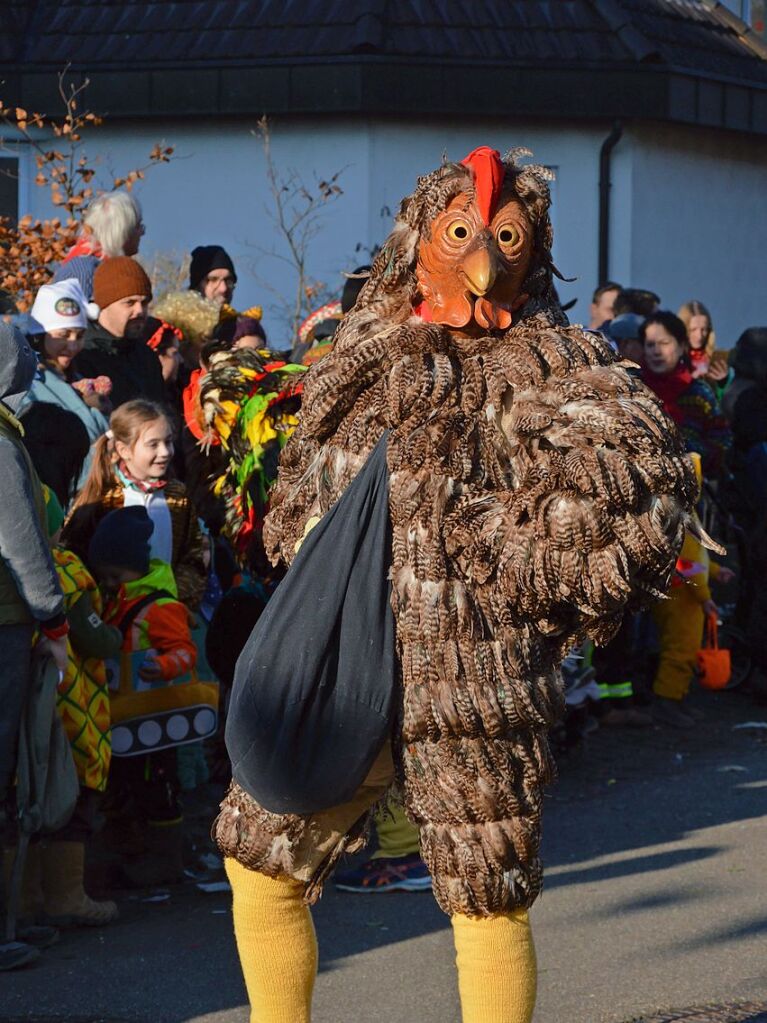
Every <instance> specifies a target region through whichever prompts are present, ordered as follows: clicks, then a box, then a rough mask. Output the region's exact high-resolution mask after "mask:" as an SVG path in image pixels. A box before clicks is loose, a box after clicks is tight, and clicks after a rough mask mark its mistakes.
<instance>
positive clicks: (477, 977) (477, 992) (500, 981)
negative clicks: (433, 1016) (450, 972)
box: [452, 909, 537, 1023]
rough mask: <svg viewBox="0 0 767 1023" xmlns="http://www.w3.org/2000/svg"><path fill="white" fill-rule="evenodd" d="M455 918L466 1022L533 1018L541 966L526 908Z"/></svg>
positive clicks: (526, 1022) (512, 1022)
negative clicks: (536, 960) (536, 954)
mask: <svg viewBox="0 0 767 1023" xmlns="http://www.w3.org/2000/svg"><path fill="white" fill-rule="evenodd" d="M452 924H453V937H454V939H455V950H456V964H457V966H458V990H459V992H460V996H461V1011H462V1014H463V1023H530V1021H531V1020H532V1018H533V1009H534V1008H535V993H536V980H537V972H536V963H535V946H534V945H533V935H532V932H531V930H530V921H529V920H528V916H527V911H526V910H524V909H521V910H515V911H514V912H512V913H503V914H501V915H499V916H491V917H478V918H475V917H468V916H460V915H456V916H454V917H453V918H452Z"/></svg>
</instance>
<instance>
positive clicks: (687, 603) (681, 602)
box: [652, 454, 735, 729]
mask: <svg viewBox="0 0 767 1023" xmlns="http://www.w3.org/2000/svg"><path fill="white" fill-rule="evenodd" d="M692 458H693V463H694V465H695V472H696V476H697V479H698V485H699V486H702V484H703V474H702V472H701V460H700V456H699V455H697V454H696V455H693V456H692ZM734 578H735V573H734V572H733V571H732V569H729V568H725V567H724V566H723V565H719V564H717V562H715V561H712V560H711V558H710V557H709V554H708V551H707V550H706V549H705V547H704V546H703V544H702V543H701V542H700V539H699V538H698V536H696V535H695V533H694V532H693V531H691V530H687V531H686V532H685V537H684V544H683V545H682V549H681V551H680V552H679V557H678V558H677V562H676V571H675V573H674V577H673V579H672V580H671V589H670V590H669V593H668V599H667V600H664V601H660V602H659V603H657V604H656V605H655V606H654V607H653V609H652V616H653V619H654V620H655V624H656V626H657V629H658V640H659V643H660V660H659V662H658V668H657V671H656V673H655V678H654V680H653V686H652V688H653V693H654V694H655V702H654V704H653V716H654V717H655V718H656V720H658V721H660V722H661V723H662V724H667V725H671V726H672V727H673V728H682V729H687V728H694V727H695V724H696V721H697V717H696V716H695V711H694V710H693V709H692V708H689V705H688V704H686V702H685V698H686V696H687V694H688V692H689V691H690V683H691V682H692V680H693V677H694V675H695V669H696V658H697V654H698V651H699V650H700V647H701V642H702V640H703V627H704V624H705V621H706V617H707V616H709V615H717V614H718V609H717V606H716V604H715V603H714V600H713V598H712V596H711V588H710V586H709V581H710V580H711V579H716V580H718V582H720V583H723V584H727V583H729V582H732V580H733V579H734Z"/></svg>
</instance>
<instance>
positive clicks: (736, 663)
mask: <svg viewBox="0 0 767 1023" xmlns="http://www.w3.org/2000/svg"><path fill="white" fill-rule="evenodd" d="M719 646H720V647H724V648H725V649H727V650H729V651H730V661H731V666H732V667H731V674H730V681H729V682H728V683H727V685H726V686H725V687H724V688H725V689H737V688H738V686H739V685H742V684H743V683H744V682H745V681H746V679H747V678H748V676H749V675H750V673H751V652H750V650H749V648H748V643H747V642H746V637H745V634H744V633H743V630H742V629H739V628H738V627H737V625H733V624H732V623H731V622H725V624H724V625H721V626H720V627H719Z"/></svg>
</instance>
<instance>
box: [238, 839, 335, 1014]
mask: <svg viewBox="0 0 767 1023" xmlns="http://www.w3.org/2000/svg"><path fill="white" fill-rule="evenodd" d="M226 873H227V876H228V878H229V883H230V884H231V886H232V895H233V897H234V909H233V913H234V933H235V937H236V939H237V951H238V952H239V955H240V963H241V965H242V972H243V974H244V976H245V986H246V987H247V989H248V998H249V999H250V1011H251V1014H250V1019H251V1023H309V1020H310V1019H311V1012H312V990H313V988H314V978H315V976H316V973H317V939H316V937H315V934H314V925H313V923H312V917H311V913H310V912H309V908H308V906H305V905H304V904H303V902H302V897H303V893H304V885H303V884H302V883H301V882H300V881H294V880H292V879H291V878H287V877H284V878H283V877H281V878H276V879H275V878H271V877H267V876H266V875H265V874H259V873H257V872H256V871H254V870H248V869H247V868H246V867H243V866H241V865H240V864H239V863H238V862H237V861H236V860H233V859H227V860H226Z"/></svg>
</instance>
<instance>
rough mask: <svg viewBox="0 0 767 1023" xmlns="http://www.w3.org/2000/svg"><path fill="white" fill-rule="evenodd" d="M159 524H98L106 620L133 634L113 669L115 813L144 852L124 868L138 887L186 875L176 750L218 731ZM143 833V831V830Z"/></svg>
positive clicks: (141, 513)
mask: <svg viewBox="0 0 767 1023" xmlns="http://www.w3.org/2000/svg"><path fill="white" fill-rule="evenodd" d="M152 530H153V524H152V521H151V520H150V518H149V516H148V514H147V512H146V510H145V509H144V508H141V507H130V508H121V509H117V510H116V511H113V512H110V513H109V514H107V515H106V516H105V517H104V518H103V519H102V520H101V522H100V523H99V524H98V526H97V527H96V531H95V533H94V534H93V538H92V540H91V543H90V546H89V550H88V560H89V563H90V565H91V567H92V569H93V571H94V573H95V574H96V576H97V577H98V579H99V582H100V584H101V586H102V589H103V591H104V593H105V597H106V608H105V612H104V617H105V620H106V621H108V622H109V623H110V624H112V625H115V626H117V627H118V628H119V629H120V631H121V632H122V635H123V645H122V651H121V655H120V660H119V663H118V664H112V665H110V668H109V675H110V697H111V709H112V754H113V761H112V773H111V776H110V796H111V802H112V808H113V818H114V819H119V820H121V821H122V824H123V831H124V832H126V830H127V831H130V832H132V836H133V840H134V845H135V844H138V845H139V846H143V848H142V849H141V853H143V855H142V854H139V855H135V852H136V850H135V849H130V842H128V847H129V851H130V852H131V853H133V855H130V856H129V857H128V858H127V859H126V862H124V863H123V865H122V873H123V876H125V877H127V879H128V880H129V881H130V882H133V883H136V884H161V883H163V882H164V881H170V880H174V879H176V878H177V877H179V876H180V875H181V872H182V869H183V868H182V847H183V832H182V825H183V816H182V811H181V804H180V801H179V784H178V772H177V767H176V747H177V746H179V745H181V744H183V743H186V742H193V741H199V739H201V738H205V737H206V736H207V735H208V734H210V733H211V732H212V731H214V730H215V725H216V709H217V706H216V696H217V694H212V692H211V691H212V689H213V688H214V687H211V686H205V685H201V684H199V683H197V682H196V681H195V679H194V677H193V670H194V667H195V664H196V661H197V650H196V648H195V645H194V642H193V641H192V637H191V634H190V631H189V615H188V612H187V609H186V607H185V606H184V605H183V604H181V603H180V602H179V600H178V597H177V590H176V582H175V579H174V577H173V572H172V570H171V568H170V566H169V565H168V564H166V563H165V562H162V561H158V560H155V559H150V539H151V536H152ZM137 832H139V833H140V834H138V836H137Z"/></svg>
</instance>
